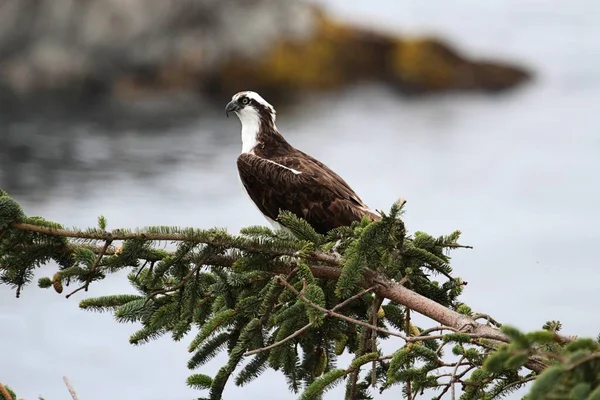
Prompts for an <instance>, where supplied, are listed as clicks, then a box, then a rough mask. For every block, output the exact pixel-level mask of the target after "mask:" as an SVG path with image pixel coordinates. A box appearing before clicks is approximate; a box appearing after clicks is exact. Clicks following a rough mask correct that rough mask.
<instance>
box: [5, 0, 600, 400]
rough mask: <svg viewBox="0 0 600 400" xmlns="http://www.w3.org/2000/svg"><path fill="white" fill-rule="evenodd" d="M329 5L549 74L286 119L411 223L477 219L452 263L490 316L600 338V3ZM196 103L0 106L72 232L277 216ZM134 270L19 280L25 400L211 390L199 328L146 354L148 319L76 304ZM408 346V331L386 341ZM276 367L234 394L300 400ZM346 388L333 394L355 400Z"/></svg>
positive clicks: (437, 230) (13, 157)
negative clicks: (48, 284)
mask: <svg viewBox="0 0 600 400" xmlns="http://www.w3.org/2000/svg"><path fill="white" fill-rule="evenodd" d="M326 3H327V4H329V5H330V6H331V7H332V10H333V11H334V12H338V13H339V15H342V16H344V17H345V18H351V19H352V18H358V17H359V16H360V17H365V18H367V19H371V21H376V22H377V23H378V24H380V25H383V26H386V27H387V28H389V29H397V28H396V27H397V26H401V27H402V28H403V29H404V30H405V31H408V30H409V29H410V32H411V33H414V32H419V33H420V32H430V31H435V30H439V31H441V32H445V33H448V35H449V39H451V40H454V41H455V42H457V43H458V44H459V45H460V46H461V47H462V48H465V49H467V50H468V51H477V52H478V54H492V55H499V56H508V55H510V56H511V57H513V58H514V59H517V60H519V61H521V62H526V63H527V64H528V65H530V66H532V67H533V68H535V69H536V70H537V71H538V77H537V79H536V81H535V82H534V83H533V84H531V85H529V86H527V87H524V88H523V89H520V90H518V91H515V92H512V93H509V94H505V95H501V96H496V97H485V96H478V95H453V96H441V97H436V98H427V99H420V100H411V101H408V100H406V99H402V98H400V97H398V96H397V95H396V94H394V93H393V92H391V91H389V90H387V89H385V88H381V87H375V86H361V87H355V88H351V89H348V90H346V91H344V92H341V93H337V94H330V95H324V96H314V97H307V98H305V99H303V100H302V101H301V102H300V103H299V104H298V105H297V106H296V107H294V108H292V109H286V110H285V111H280V112H279V114H278V116H279V120H278V126H279V128H280V130H281V131H282V132H283V133H284V134H285V135H286V136H287V138H288V139H289V141H290V142H292V144H294V145H296V146H297V147H299V148H301V149H303V150H304V151H307V152H308V153H310V154H312V155H313V156H315V157H317V158H319V159H321V160H322V161H324V162H326V163H327V164H328V165H329V166H330V167H332V168H333V169H335V170H336V171H337V172H339V173H340V174H341V175H342V176H343V177H344V178H345V179H346V180H347V181H348V182H349V183H350V184H351V185H352V186H353V187H354V189H355V190H356V191H357V192H358V193H359V195H360V196H361V197H362V198H363V199H364V200H365V201H366V203H367V204H369V205H370V206H371V207H374V208H378V209H388V208H389V207H390V205H391V204H392V203H393V202H394V201H395V200H396V199H397V198H398V197H399V196H402V197H404V198H406V199H407V200H408V204H407V206H408V207H407V213H406V218H405V220H406V223H407V226H408V228H409V229H410V230H411V231H412V232H414V231H415V230H424V231H427V232H429V233H431V234H435V235H438V234H446V233H449V232H450V231H452V230H454V229H461V230H462V231H463V232H464V234H463V238H462V242H463V243H466V244H471V245H473V246H474V247H475V248H474V249H473V250H465V251H460V252H455V253H454V259H453V266H454V269H455V271H456V272H457V274H458V275H460V276H461V277H463V278H464V279H466V280H467V281H468V282H469V285H468V287H467V290H466V291H465V294H464V296H463V300H464V301H465V302H467V303H469V304H470V305H472V306H473V308H474V309H475V310H476V311H481V312H487V313H490V314H492V315H494V316H495V317H496V318H497V319H499V320H501V321H503V322H505V323H510V324H514V325H516V326H518V327H520V328H523V329H536V328H539V327H541V325H542V324H543V323H544V322H545V321H547V320H549V319H559V320H561V321H562V322H563V324H564V327H565V332H567V333H570V334H571V333H573V334H579V335H593V336H595V335H596V334H598V332H599V331H600V326H599V324H598V318H597V317H596V308H597V307H596V306H595V303H596V302H595V301H594V299H595V298H596V296H597V288H598V283H599V281H600V269H599V268H598V265H597V262H596V261H595V260H596V257H597V256H596V250H595V249H596V246H597V243H598V241H599V238H600V235H599V233H598V228H597V227H598V226H600V214H599V212H598V206H597V205H598V204H599V203H600V189H599V184H598V178H597V177H598V174H599V172H600V122H598V116H597V111H598V104H600V73H598V72H597V71H599V70H600V51H599V49H600V28H598V25H597V24H596V23H595V22H594V20H593V19H592V15H593V12H591V11H592V7H595V8H596V11H598V6H597V5H595V3H593V2H585V1H576V2H573V3H569V5H568V6H567V3H563V2H558V1H554V2H552V1H549V2H533V1H528V2H516V1H509V2H499V1H493V2H486V3H485V4H486V5H483V4H480V3H478V2H474V1H472V0H470V1H467V0H463V1H461V2H460V4H461V5H463V6H464V8H459V6H458V5H456V4H455V5H454V6H453V7H450V5H445V3H442V2H438V1H425V2H423V1H422V2H419V4H418V5H417V2H414V3H406V2H404V3H403V4H404V5H403V6H402V7H401V6H399V5H396V3H395V2H394V3H392V2H391V1H383V0H380V1H379V2H378V3H377V4H378V6H377V7H376V8H369V9H366V6H362V5H359V4H358V3H357V4H354V5H352V6H351V7H349V8H347V9H342V8H341V4H342V2H341V1H340V2H338V1H337V0H335V1H334V0H330V1H327V2H326ZM361 4H362V3H361ZM369 4H371V3H369ZM517 4H518V5H517ZM494 7H496V8H494ZM363 8H365V9H363ZM391 10H393V11H394V12H391ZM373 23H374V22H373ZM275 106H276V107H277V104H275ZM194 107H196V109H197V113H196V114H194V115H193V116H190V114H189V113H186V116H185V117H182V116H173V115H161V114H160V113H158V114H157V113H154V112H153V113H144V112H141V113H131V112H115V111H114V110H110V109H100V110H97V109H96V110H92V111H89V112H86V114H82V115H80V116H79V117H78V118H77V119H75V118H72V117H65V116H60V117H57V116H56V114H54V116H52V115H39V114H36V115H24V116H22V117H19V118H16V117H15V116H14V115H6V114H2V111H0V121H2V124H3V127H2V132H1V136H0V168H1V172H0V187H2V188H5V189H9V190H10V191H11V193H12V194H13V195H14V196H15V197H16V198H18V199H19V200H20V201H21V202H22V204H23V205H24V207H25V209H26V212H27V213H28V214H30V215H42V216H44V217H46V218H48V219H54V220H57V221H59V222H61V223H63V224H65V225H75V226H89V225H94V224H95V223H96V217H97V216H98V215H100V214H104V215H105V216H106V217H107V219H108V222H109V227H110V228H115V227H137V226H145V225H185V226H189V225H192V226H197V227H212V226H222V227H227V228H228V230H229V231H230V232H237V231H238V229H239V228H240V227H242V226H246V225H251V224H264V223H265V221H264V220H263V218H262V216H261V215H260V214H258V212H257V211H256V209H255V207H254V206H253V205H252V204H250V203H249V201H248V199H247V198H246V196H245V195H244V194H243V193H242V191H241V187H240V185H239V182H238V178H237V172H236V168H235V158H236V156H237V154H238V153H239V151H240V148H241V143H240V138H239V122H238V121H237V119H231V118H230V119H226V118H225V117H224V115H223V112H222V110H221V109H218V110H215V109H212V108H211V107H209V106H207V105H204V104H201V103H199V104H197V105H195V106H194ZM51 271H52V269H51V268H48V269H44V270H43V271H40V276H43V275H45V274H50V273H51ZM123 278H124V276H123V274H121V275H120V276H114V277H111V278H109V279H107V280H106V281H105V282H103V283H102V284H99V285H95V286H93V287H92V288H91V290H90V292H88V293H87V294H83V295H82V296H78V297H77V298H72V299H70V300H65V299H64V297H63V296H59V295H57V294H56V293H54V292H51V291H43V290H40V289H37V288H36V287H35V286H30V287H28V288H26V289H25V291H24V293H23V295H22V298H21V299H18V300H17V299H15V298H14V293H13V292H10V291H9V290H8V289H7V288H6V287H3V288H0V337H1V339H2V340H0V352H2V354H3V359H4V360H9V361H7V362H3V363H2V364H1V365H0V376H1V377H2V380H3V382H8V383H9V384H10V385H11V386H13V387H15V388H16V389H18V394H19V395H20V396H23V397H25V398H36V397H37V396H38V395H40V394H41V395H43V396H44V397H45V398H46V399H58V398H66V396H68V394H67V392H66V390H65V388H64V386H63V384H62V380H61V376H62V375H65V374H66V375H68V376H69V378H70V379H71V381H72V382H73V384H74V385H75V387H76V389H77V391H78V393H79V396H80V398H81V399H85V400H100V399H105V398H107V397H111V398H119V399H140V398H145V399H157V400H158V399H163V398H169V399H175V400H179V399H181V400H183V399H189V398H192V397H193V396H196V397H197V396H198V394H197V393H198V392H196V391H193V390H191V389H188V388H186V387H185V378H186V377H187V376H188V375H189V373H190V372H189V371H188V370H187V369H186V363H187V359H188V353H187V352H186V344H187V342H188V341H189V340H184V341H183V342H182V343H176V344H174V343H173V342H172V341H171V340H170V339H169V338H164V339H162V340H159V341H156V342H153V343H150V344H148V345H144V346H141V347H133V346H130V345H129V344H128V343H127V338H128V336H129V335H130V334H131V333H133V332H134V331H135V330H136V326H133V325H117V324H116V323H115V322H114V321H112V317H111V316H110V315H93V314H91V313H87V312H83V311H80V310H79V309H78V308H77V302H78V300H79V299H82V298H84V297H89V296H96V295H101V294H109V293H123V292H129V291H130V289H129V287H128V286H127V284H126V282H125V280H124V279H123ZM397 344H398V343H395V342H393V341H390V342H389V344H388V345H387V350H389V351H391V350H393V349H394V347H395V346H396V345H397ZM223 362H224V357H217V358H216V359H215V360H214V361H212V362H210V363H208V364H207V365H206V366H205V367H204V368H203V369H202V371H201V372H204V373H208V374H214V373H215V372H216V369H217V368H218V367H219V366H220V365H221V364H222V363H223ZM268 376H269V377H270V380H269V382H268V386H267V384H266V383H265V381H262V380H258V381H255V382H254V383H253V384H251V385H249V386H248V387H247V388H243V389H240V388H235V387H233V386H231V387H228V389H227V390H226V398H230V399H233V398H238V397H243V398H252V396H257V397H260V398H264V399H280V398H289V399H291V398H295V397H294V396H293V395H291V394H287V387H286V384H285V381H284V379H283V378H282V377H281V376H280V375H279V374H277V373H268ZM342 386H343V385H341V386H340V387H339V388H338V389H337V390H334V391H332V392H330V394H328V396H326V398H328V399H337V398H341V396H342V394H341V393H342V390H343V387H342ZM115 390H116V393H115ZM396 396H397V394H394V393H393V392H390V393H388V394H387V395H386V394H384V395H382V396H381V398H390V399H391V398H396Z"/></svg>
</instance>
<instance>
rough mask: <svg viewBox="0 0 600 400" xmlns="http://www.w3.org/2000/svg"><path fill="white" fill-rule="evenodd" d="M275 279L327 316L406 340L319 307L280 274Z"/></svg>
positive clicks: (399, 335) (398, 334)
mask: <svg viewBox="0 0 600 400" xmlns="http://www.w3.org/2000/svg"><path fill="white" fill-rule="evenodd" d="M277 281H278V282H279V283H281V284H282V285H285V286H286V287H287V288H288V289H290V290H291V291H292V292H293V293H294V294H295V295H296V296H298V297H300V298H301V299H302V300H303V301H304V302H305V303H306V304H308V305H309V306H311V307H313V308H314V309H316V310H319V311H321V312H322V313H324V314H326V315H328V316H330V317H336V318H339V319H343V320H344V321H347V322H350V323H353V324H356V325H360V326H364V327H366V328H369V329H375V330H377V331H379V332H382V333H387V334H388V335H391V336H396V337H399V338H401V339H404V340H406V336H404V335H403V334H401V333H397V332H392V331H389V330H387V329H383V328H380V327H378V326H373V325H371V324H368V323H366V322H364V321H360V320H358V319H354V318H350V317H348V316H346V315H343V314H339V313H336V312H335V311H333V310H328V309H326V308H324V307H321V306H320V305H318V304H315V303H313V302H312V301H310V300H309V299H307V298H306V297H305V296H303V295H302V294H301V293H300V292H298V291H297V290H296V288H294V287H293V286H292V285H290V284H289V283H288V282H287V281H286V280H285V279H283V278H282V277H281V276H278V277H277Z"/></svg>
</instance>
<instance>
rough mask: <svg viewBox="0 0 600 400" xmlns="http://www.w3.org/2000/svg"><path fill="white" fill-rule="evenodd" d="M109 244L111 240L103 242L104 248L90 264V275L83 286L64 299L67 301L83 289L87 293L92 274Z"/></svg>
mask: <svg viewBox="0 0 600 400" xmlns="http://www.w3.org/2000/svg"><path fill="white" fill-rule="evenodd" d="M111 243H112V240H111V239H107V240H106V241H105V242H104V247H102V250H100V253H98V255H97V256H96V259H95V260H94V264H92V268H90V273H89V276H88V278H87V280H86V281H85V284H83V285H82V286H80V287H78V288H77V289H75V290H73V291H72V292H71V293H69V294H68V295H66V296H65V297H66V298H67V299H68V298H69V297H71V296H73V295H74V294H75V293H77V292H79V291H80V290H84V289H85V291H86V292H87V291H88V288H89V287H90V283H91V282H92V279H93V278H94V272H96V269H97V268H98V265H100V261H101V260H102V257H104V254H105V253H106V250H108V248H109V246H110V244H111Z"/></svg>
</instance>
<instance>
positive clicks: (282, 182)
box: [237, 151, 379, 233]
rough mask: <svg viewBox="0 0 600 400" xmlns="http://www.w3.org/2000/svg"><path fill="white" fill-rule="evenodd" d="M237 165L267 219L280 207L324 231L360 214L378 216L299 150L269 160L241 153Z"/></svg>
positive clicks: (248, 190) (349, 221) (244, 182)
mask: <svg viewBox="0 0 600 400" xmlns="http://www.w3.org/2000/svg"><path fill="white" fill-rule="evenodd" d="M237 165H238V171H239V174H240V178H241V181H242V184H243V185H244V187H245V189H246V191H247V192H248V195H249V196H250V198H251V199H252V200H253V201H254V203H255V204H256V206H257V207H258V209H259V210H260V211H261V212H262V213H263V214H265V215H266V216H268V217H269V218H271V219H274V220H275V219H277V216H278V215H279V210H280V209H281V210H288V211H291V212H292V213H294V214H295V215H297V216H299V217H302V218H304V219H306V220H307V221H308V222H309V223H310V224H311V226H313V227H314V228H315V230H317V232H320V233H326V232H328V231H329V230H331V229H333V228H336V227H338V226H343V225H350V224H351V223H352V222H353V221H357V220H360V219H362V217H363V216H364V215H370V216H371V217H372V218H374V219H378V218H379V216H378V215H376V214H374V213H373V212H372V211H370V210H369V209H368V207H367V206H365V205H364V203H363V202H362V201H361V200H360V198H359V197H358V196H357V195H356V193H354V191H353V190H352V189H351V188H350V187H349V186H348V184H347V183H346V182H345V181H344V180H343V179H342V178H341V177H339V176H338V175H337V174H336V173H335V172H333V171H331V170H330V169H329V168H327V166H325V165H324V164H322V163H320V162H319V161H317V160H315V159H314V158H312V157H310V156H308V155H306V154H304V153H301V152H299V151H295V152H294V153H292V154H290V155H286V156H280V157H274V158H273V159H271V160H267V159H265V158H262V157H259V156H257V155H254V154H249V153H244V154H241V155H240V156H239V157H238V160H237ZM295 171H296V172H295ZM297 172H300V173H297Z"/></svg>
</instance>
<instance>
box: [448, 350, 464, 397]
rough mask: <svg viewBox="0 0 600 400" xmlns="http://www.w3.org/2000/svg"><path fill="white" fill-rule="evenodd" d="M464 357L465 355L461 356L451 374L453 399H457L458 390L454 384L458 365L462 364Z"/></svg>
mask: <svg viewBox="0 0 600 400" xmlns="http://www.w3.org/2000/svg"><path fill="white" fill-rule="evenodd" d="M464 359H465V356H461V357H460V359H459V360H458V362H457V363H456V366H455V367H454V369H453V370H452V375H451V376H450V386H451V391H452V400H456V390H455V388H454V384H455V383H456V374H457V373H458V367H459V366H460V363H461V362H462V360H464Z"/></svg>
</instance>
